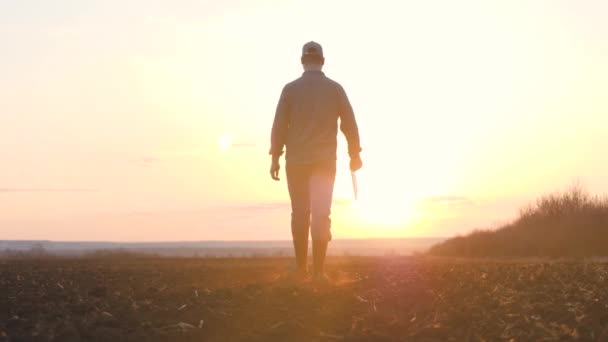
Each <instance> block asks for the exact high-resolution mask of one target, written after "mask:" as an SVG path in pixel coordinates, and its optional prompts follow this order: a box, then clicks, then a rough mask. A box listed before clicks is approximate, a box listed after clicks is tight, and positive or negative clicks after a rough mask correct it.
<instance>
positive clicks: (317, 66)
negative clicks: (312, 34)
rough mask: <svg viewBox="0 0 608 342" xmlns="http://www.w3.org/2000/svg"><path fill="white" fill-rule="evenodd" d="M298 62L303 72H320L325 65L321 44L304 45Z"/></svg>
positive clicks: (309, 43)
mask: <svg viewBox="0 0 608 342" xmlns="http://www.w3.org/2000/svg"><path fill="white" fill-rule="evenodd" d="M300 60H301V61H302V66H304V70H321V68H322V67H323V64H325V58H324V57H323V48H322V47H321V44H319V43H316V42H312V41H311V42H308V43H306V44H304V46H303V47H302V58H301V59H300Z"/></svg>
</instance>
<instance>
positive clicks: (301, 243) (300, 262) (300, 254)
mask: <svg viewBox="0 0 608 342" xmlns="http://www.w3.org/2000/svg"><path fill="white" fill-rule="evenodd" d="M293 249H294V252H295V255H296V273H298V274H301V275H303V276H306V275H307V274H308V266H307V263H308V236H306V238H303V237H302V238H295V237H294V239H293Z"/></svg>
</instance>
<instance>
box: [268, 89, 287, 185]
mask: <svg viewBox="0 0 608 342" xmlns="http://www.w3.org/2000/svg"><path fill="white" fill-rule="evenodd" d="M288 128H289V103H288V101H287V86H285V87H284V88H283V91H282V92H281V97H280V98H279V103H278V105H277V110H276V112H275V115H274V122H273V124H272V132H271V134H270V152H269V154H270V155H272V165H271V167H270V176H271V177H272V179H274V180H279V169H280V166H279V158H280V157H281V155H282V154H283V147H284V146H285V143H286V142H287V130H288Z"/></svg>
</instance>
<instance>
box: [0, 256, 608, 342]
mask: <svg viewBox="0 0 608 342" xmlns="http://www.w3.org/2000/svg"><path fill="white" fill-rule="evenodd" d="M290 263H291V260H290V259H287V258H242V259H183V258H174V259H170V258H122V259H112V258H100V259H92V258H80V259H65V258H63V259H62V258H55V259H47V260H31V259H30V260H2V261H0V341H113V342H116V341H497V340H505V341H540V340H575V339H579V340H597V341H607V340H608V286H607V285H608V283H607V282H608V264H605V263H594V262H583V261H579V262H546V261H512V262H504V261H503V262H497V261H459V260H455V259H425V258H414V257H331V258H329V260H328V266H327V268H328V275H329V277H330V279H331V283H330V284H325V285H317V284H314V283H311V282H310V281H305V282H294V281H292V280H290V279H287V278H286V277H285V273H286V270H288V269H289V266H290Z"/></svg>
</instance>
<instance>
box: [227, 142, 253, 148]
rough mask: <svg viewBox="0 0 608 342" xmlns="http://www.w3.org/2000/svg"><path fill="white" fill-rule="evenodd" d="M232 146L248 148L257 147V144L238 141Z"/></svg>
mask: <svg viewBox="0 0 608 342" xmlns="http://www.w3.org/2000/svg"><path fill="white" fill-rule="evenodd" d="M231 146H232V147H235V148H248V147H256V146H257V145H256V144H254V143H236V144H232V145H231Z"/></svg>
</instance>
